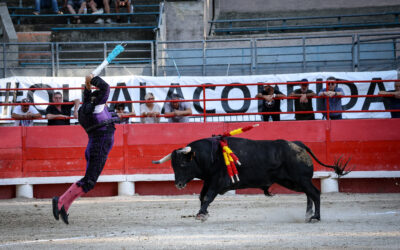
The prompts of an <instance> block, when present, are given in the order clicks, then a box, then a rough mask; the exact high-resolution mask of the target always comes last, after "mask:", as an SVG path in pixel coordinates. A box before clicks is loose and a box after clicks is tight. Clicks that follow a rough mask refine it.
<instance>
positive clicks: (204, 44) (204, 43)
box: [202, 40, 206, 76]
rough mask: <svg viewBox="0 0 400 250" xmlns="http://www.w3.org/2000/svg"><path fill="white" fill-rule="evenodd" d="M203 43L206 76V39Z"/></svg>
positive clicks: (204, 72) (204, 73)
mask: <svg viewBox="0 0 400 250" xmlns="http://www.w3.org/2000/svg"><path fill="white" fill-rule="evenodd" d="M202 44H203V76H206V41H204V40H203V41H202Z"/></svg>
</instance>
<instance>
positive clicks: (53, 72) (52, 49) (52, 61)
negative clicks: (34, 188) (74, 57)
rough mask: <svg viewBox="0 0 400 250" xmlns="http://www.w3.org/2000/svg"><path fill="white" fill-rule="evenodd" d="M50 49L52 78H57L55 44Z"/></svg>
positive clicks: (51, 44)
mask: <svg viewBox="0 0 400 250" xmlns="http://www.w3.org/2000/svg"><path fill="white" fill-rule="evenodd" d="M50 48H51V76H53V77H55V76H56V74H55V73H56V72H55V69H54V43H50Z"/></svg>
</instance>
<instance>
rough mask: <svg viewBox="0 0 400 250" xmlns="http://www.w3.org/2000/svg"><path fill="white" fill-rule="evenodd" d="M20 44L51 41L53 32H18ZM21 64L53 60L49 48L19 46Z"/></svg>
mask: <svg viewBox="0 0 400 250" xmlns="http://www.w3.org/2000/svg"><path fill="white" fill-rule="evenodd" d="M17 37H18V42H19V43H42V42H50V41H51V32H48V31H47V32H17ZM18 52H19V53H18V60H19V63H28V62H39V61H41V60H48V59H49V58H51V51H49V46H42V45H29V46H23V45H21V46H19V48H18Z"/></svg>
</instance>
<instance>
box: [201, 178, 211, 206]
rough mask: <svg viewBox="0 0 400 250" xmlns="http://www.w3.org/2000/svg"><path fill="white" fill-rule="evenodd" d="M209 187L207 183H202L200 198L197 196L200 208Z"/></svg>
mask: <svg viewBox="0 0 400 250" xmlns="http://www.w3.org/2000/svg"><path fill="white" fill-rule="evenodd" d="M209 186H210V185H209V182H208V181H204V184H203V187H202V188H201V192H200V196H199V198H200V206H202V205H203V203H204V197H205V196H206V194H207V191H208V188H209Z"/></svg>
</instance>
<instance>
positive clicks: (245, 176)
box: [153, 137, 347, 222]
mask: <svg viewBox="0 0 400 250" xmlns="http://www.w3.org/2000/svg"><path fill="white" fill-rule="evenodd" d="M226 141H227V142H228V145H229V147H230V148H231V149H232V151H233V152H234V153H235V154H236V155H237V157H238V158H239V161H240V163H241V165H240V166H238V168H237V169H238V172H239V178H240V181H239V182H236V183H232V182H231V179H230V178H229V176H228V173H227V169H226V165H225V163H224V159H223V155H222V150H221V147H220V146H219V143H218V139H217V138H216V137H213V138H207V139H201V140H198V141H194V142H192V143H190V144H188V146H187V147H185V148H182V149H177V150H174V151H173V152H172V153H171V154H169V155H167V156H166V157H164V158H163V159H161V160H159V161H153V163H155V164H158V163H162V162H165V161H167V160H170V159H171V160H172V168H173V169H174V173H175V185H176V186H177V188H179V189H181V188H184V187H185V186H186V184H187V183H188V182H189V181H191V180H193V179H194V178H198V179H201V180H203V181H204V185H203V188H202V190H201V193H200V202H201V207H200V211H199V213H198V214H197V216H196V219H200V220H203V221H204V220H206V219H207V217H208V211H207V208H208V206H209V205H210V203H211V202H212V201H213V200H214V198H215V197H216V196H217V194H224V193H225V192H227V191H229V190H234V189H242V188H260V189H262V190H264V193H265V195H269V192H268V188H269V187H270V186H271V185H272V184H274V183H277V184H279V185H281V186H284V187H286V188H288V189H291V190H294V191H297V192H304V193H305V194H306V195H307V209H306V221H307V222H311V221H319V220H320V191H319V190H318V189H317V188H316V187H315V186H314V185H313V184H312V182H311V179H312V177H313V172H314V168H313V162H312V160H311V157H310V155H311V156H312V157H313V158H314V159H315V160H316V161H317V162H318V163H319V164H321V165H322V166H325V167H328V168H332V169H333V170H334V171H335V172H336V174H338V176H342V175H344V174H346V173H347V172H344V169H345V167H346V165H347V162H346V163H344V164H342V163H341V161H340V159H339V160H338V161H337V162H336V163H335V165H332V166H331V165H325V164H324V163H322V162H320V161H319V160H318V159H317V158H316V156H315V155H314V154H313V152H312V151H311V150H310V149H309V148H308V147H307V146H306V145H304V144H303V143H302V142H300V141H293V142H290V141H285V140H275V141H265V140H260V141H255V140H248V139H242V138H235V137H228V138H226ZM313 203H314V206H315V213H314V215H313Z"/></svg>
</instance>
